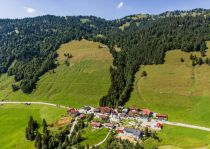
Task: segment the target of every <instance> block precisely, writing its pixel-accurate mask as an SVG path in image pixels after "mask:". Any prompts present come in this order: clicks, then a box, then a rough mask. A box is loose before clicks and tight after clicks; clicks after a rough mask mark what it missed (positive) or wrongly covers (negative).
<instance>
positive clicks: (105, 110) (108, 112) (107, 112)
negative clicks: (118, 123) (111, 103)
mask: <svg viewBox="0 0 210 149" xmlns="http://www.w3.org/2000/svg"><path fill="white" fill-rule="evenodd" d="M100 111H101V113H103V114H110V113H111V112H112V108H110V107H100Z"/></svg>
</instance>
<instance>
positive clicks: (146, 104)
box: [127, 42, 210, 127]
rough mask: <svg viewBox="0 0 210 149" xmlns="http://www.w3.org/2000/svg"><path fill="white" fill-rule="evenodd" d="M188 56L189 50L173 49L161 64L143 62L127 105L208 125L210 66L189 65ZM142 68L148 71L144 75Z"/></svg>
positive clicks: (175, 119) (209, 112)
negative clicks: (144, 76) (181, 59)
mask: <svg viewBox="0 0 210 149" xmlns="http://www.w3.org/2000/svg"><path fill="white" fill-rule="evenodd" d="M207 43H208V46H209V47H210V42H207ZM194 54H196V55H200V53H194ZM189 56H190V53H186V52H182V51H180V50H173V51H169V52H167V53H166V57H165V63H164V64H161V65H147V66H142V68H141V70H140V71H139V72H137V74H136V77H135V84H134V91H133V92H132V95H131V99H130V100H129V102H128V103H127V106H137V107H140V108H150V109H152V110H153V111H156V112H159V113H163V114H168V116H169V120H170V121H178V122H183V123H190V124H195V125H201V126H206V127H210V123H209V119H210V91H209V88H210V79H209V74H210V66H208V65H206V64H203V65H202V66H195V67H192V65H191V60H190V59H189ZM181 57H182V58H183V59H184V60H185V61H184V62H181V61H180V58H181ZM207 57H210V50H207ZM143 70H145V71H146V72H147V74H148V76H147V77H146V78H142V77H141V72H142V71H143Z"/></svg>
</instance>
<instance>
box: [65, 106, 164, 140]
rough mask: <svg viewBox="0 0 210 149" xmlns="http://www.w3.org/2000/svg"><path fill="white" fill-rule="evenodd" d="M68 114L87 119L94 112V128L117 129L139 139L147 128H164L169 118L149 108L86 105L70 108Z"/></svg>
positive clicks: (121, 134)
mask: <svg viewBox="0 0 210 149" xmlns="http://www.w3.org/2000/svg"><path fill="white" fill-rule="evenodd" d="M67 112H68V114H69V115H71V116H73V117H77V118H80V119H85V118H86V116H87V115H89V114H92V115H93V119H92V120H91V122H90V125H91V126H92V127H93V128H94V129H100V128H102V127H106V128H109V129H111V130H115V131H116V132H117V133H118V136H124V137H126V136H127V137H131V138H133V139H135V140H138V139H139V138H141V137H142V135H143V131H144V130H145V128H146V129H148V130H152V131H159V130H161V129H162V128H163V121H167V120H168V116H167V115H163V114H158V113H155V112H152V111H151V110H149V109H138V108H123V107H118V108H116V109H113V108H110V107H99V108H93V107H90V106H85V107H84V108H81V109H74V108H70V109H68V111H67Z"/></svg>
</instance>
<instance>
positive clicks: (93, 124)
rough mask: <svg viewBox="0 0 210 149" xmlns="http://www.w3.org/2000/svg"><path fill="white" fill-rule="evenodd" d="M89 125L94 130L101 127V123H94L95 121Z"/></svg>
mask: <svg viewBox="0 0 210 149" xmlns="http://www.w3.org/2000/svg"><path fill="white" fill-rule="evenodd" d="M91 125H92V127H94V128H100V127H101V123H100V122H95V121H93V122H91Z"/></svg>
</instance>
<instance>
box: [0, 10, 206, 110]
mask: <svg viewBox="0 0 210 149" xmlns="http://www.w3.org/2000/svg"><path fill="white" fill-rule="evenodd" d="M183 14H184V15H183ZM209 14H210V11H209V10H204V9H195V10H192V11H188V12H186V11H174V12H166V13H163V14H160V15H145V16H144V17H142V18H141V17H139V18H138V19H132V17H135V15H132V16H128V17H125V18H122V19H118V20H112V21H107V20H105V19H101V18H97V17H93V16H86V17H85V16H77V17H76V16H75V17H57V16H50V15H47V16H40V17H35V18H25V19H15V20H11V19H1V20H0V73H1V74H2V73H7V74H8V75H14V76H15V77H14V78H15V80H16V82H17V83H16V84H13V85H11V86H12V87H13V88H14V90H18V89H19V88H20V89H21V90H22V91H23V92H25V93H30V92H31V91H32V90H33V89H34V88H35V87H36V82H37V81H38V79H39V77H40V76H41V75H43V74H44V73H45V72H47V71H48V70H50V69H53V68H55V67H56V65H57V64H56V57H57V54H56V49H57V48H58V47H59V46H60V45H61V44H62V43H65V42H68V41H70V40H80V39H82V38H85V39H88V40H94V41H100V42H102V43H104V44H106V45H108V46H109V48H110V52H111V53H112V55H113V57H114V61H113V66H111V67H110V74H111V81H112V84H111V86H110V89H109V91H108V94H107V95H106V96H104V97H102V98H101V100H100V105H109V106H117V105H123V104H124V103H125V102H126V101H128V100H129V96H130V92H131V91H132V85H133V79H134V74H135V73H136V71H138V69H139V66H140V65H141V64H160V63H163V62H164V56H165V52H166V51H168V50H172V49H177V48H178V49H182V50H184V51H187V52H190V51H201V52H203V53H205V49H206V45H205V41H206V40H208V39H210V26H209V24H210V15H209ZM82 20H88V21H82ZM126 22H129V23H130V26H129V27H126V28H125V29H124V30H123V31H122V30H120V29H119V27H120V26H122V25H123V24H124V23H126ZM137 23H138V24H137ZM98 35H102V36H98ZM116 45H117V46H118V47H120V48H121V49H122V50H121V51H120V52H117V51H116V50H115V46H116Z"/></svg>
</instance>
